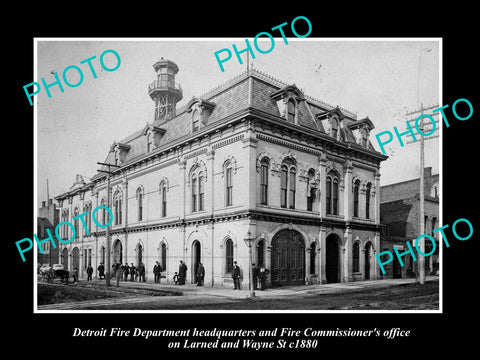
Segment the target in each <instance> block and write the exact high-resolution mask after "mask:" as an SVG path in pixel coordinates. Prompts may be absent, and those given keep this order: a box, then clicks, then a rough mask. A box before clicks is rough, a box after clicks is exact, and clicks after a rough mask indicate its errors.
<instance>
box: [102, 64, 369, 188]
mask: <svg viewBox="0 0 480 360" xmlns="http://www.w3.org/2000/svg"><path fill="white" fill-rule="evenodd" d="M250 79H251V83H250V82H249V80H250ZM282 93H290V94H294V96H295V97H296V100H297V111H298V113H297V123H296V125H298V126H300V127H303V128H307V129H309V130H314V131H315V132H318V133H324V134H325V129H324V127H323V125H322V121H320V119H322V118H325V117H328V116H330V115H332V114H336V115H337V116H338V117H339V118H341V119H348V120H349V121H348V124H349V126H343V127H342V130H341V131H342V133H343V135H342V137H343V139H344V140H343V141H346V142H353V143H355V138H354V136H353V134H352V132H351V129H350V128H349V127H350V124H352V123H355V122H356V115H355V114H354V113H353V112H351V111H349V110H346V109H344V108H340V107H339V106H333V105H330V104H327V103H325V102H323V101H321V100H318V99H315V98H313V97H311V96H308V95H306V94H304V93H303V91H301V90H300V89H299V88H298V87H297V86H296V85H295V84H287V83H285V82H283V81H280V80H278V79H275V78H273V77H271V76H270V75H267V74H265V73H263V72H261V71H258V70H256V69H249V70H247V71H245V72H243V73H241V74H239V75H237V76H236V77H234V78H232V79H231V80H229V81H227V82H226V83H224V84H221V85H219V86H217V87H216V88H214V89H212V90H210V91H208V92H207V93H205V94H203V95H201V96H194V97H193V98H192V99H191V100H190V101H189V102H188V103H187V104H186V105H184V106H183V107H180V108H177V110H176V115H175V116H174V117H172V118H171V119H169V120H167V121H166V122H165V120H163V121H158V120H157V121H154V122H153V123H152V124H147V126H146V127H144V128H142V129H141V130H139V131H137V132H136V133H134V134H132V135H130V136H129V137H127V138H125V139H123V140H121V141H120V142H118V143H117V142H116V144H121V145H122V149H124V150H126V151H125V154H124V158H123V159H122V165H127V164H129V163H132V162H135V161H137V160H140V159H141V158H143V157H145V156H146V155H147V141H146V134H147V130H148V128H153V129H155V130H156V131H157V132H160V134H162V136H161V138H160V139H159V140H158V141H157V143H156V148H155V149H154V150H153V152H156V151H157V150H158V151H162V150H164V149H166V148H168V146H169V144H172V143H173V142H178V141H182V139H188V138H189V137H190V136H192V135H193V134H192V123H191V122H192V114H191V109H192V106H193V105H194V104H195V103H197V102H200V103H202V104H203V105H205V107H206V108H207V109H208V110H209V114H208V116H207V117H206V119H205V120H204V121H203V125H202V126H203V128H207V127H212V126H215V123H216V122H218V121H220V120H222V119H225V118H227V117H228V116H233V115H234V114H236V113H239V112H240V111H242V110H248V109H257V110H260V111H261V112H263V113H267V114H270V115H274V116H277V117H278V119H279V121H285V120H284V119H281V118H282V114H280V111H279V107H278V105H277V100H278V99H279V98H280V99H281V94H282ZM368 121H369V120H368ZM370 123H371V122H370ZM372 126H373V124H372ZM369 148H370V149H371V150H374V149H373V146H371V144H370V146H369ZM114 160H115V155H114V148H113V147H111V148H110V151H109V153H108V154H107V157H106V159H105V161H104V162H105V163H114ZM102 169H103V168H102ZM104 170H106V167H104ZM102 175H103V174H101V173H97V175H95V176H94V177H93V179H95V178H97V177H99V176H102Z"/></svg>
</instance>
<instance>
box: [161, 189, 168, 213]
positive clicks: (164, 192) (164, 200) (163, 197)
mask: <svg viewBox="0 0 480 360" xmlns="http://www.w3.org/2000/svg"><path fill="white" fill-rule="evenodd" d="M160 198H161V202H162V204H161V214H160V215H161V217H166V216H167V184H166V183H165V181H162V182H161V183H160Z"/></svg>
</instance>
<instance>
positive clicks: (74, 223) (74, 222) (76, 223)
mask: <svg viewBox="0 0 480 360" xmlns="http://www.w3.org/2000/svg"><path fill="white" fill-rule="evenodd" d="M77 215H78V208H77V207H76V208H75V210H74V211H73V218H74V220H73V227H74V228H75V238H78V219H79V218H78V217H77ZM76 217H77V218H76ZM75 218H76V219H75Z"/></svg>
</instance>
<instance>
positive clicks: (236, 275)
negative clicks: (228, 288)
mask: <svg viewBox="0 0 480 360" xmlns="http://www.w3.org/2000/svg"><path fill="white" fill-rule="evenodd" d="M232 279H233V290H237V289H238V290H241V287H240V267H239V266H238V265H237V262H236V261H234V262H233V270H232Z"/></svg>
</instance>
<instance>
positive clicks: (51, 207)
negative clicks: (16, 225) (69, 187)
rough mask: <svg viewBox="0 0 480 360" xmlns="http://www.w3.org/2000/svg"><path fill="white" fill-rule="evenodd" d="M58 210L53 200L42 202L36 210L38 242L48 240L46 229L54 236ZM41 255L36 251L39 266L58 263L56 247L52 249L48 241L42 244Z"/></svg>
mask: <svg viewBox="0 0 480 360" xmlns="http://www.w3.org/2000/svg"><path fill="white" fill-rule="evenodd" d="M58 219H59V209H57V206H56V204H54V203H53V199H48V204H47V203H46V202H45V201H42V207H41V208H39V209H38V217H37V236H38V238H39V239H40V240H43V239H46V238H48V233H47V231H46V230H47V229H49V230H50V233H51V234H52V235H53V236H55V227H56V226H57V225H58V222H59V221H58ZM42 249H43V254H42V253H40V250H39V251H38V258H37V263H38V264H39V265H43V264H48V265H53V264H56V263H57V262H58V247H56V248H54V247H53V246H52V244H51V243H50V241H45V242H44V243H43V244H42Z"/></svg>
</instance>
